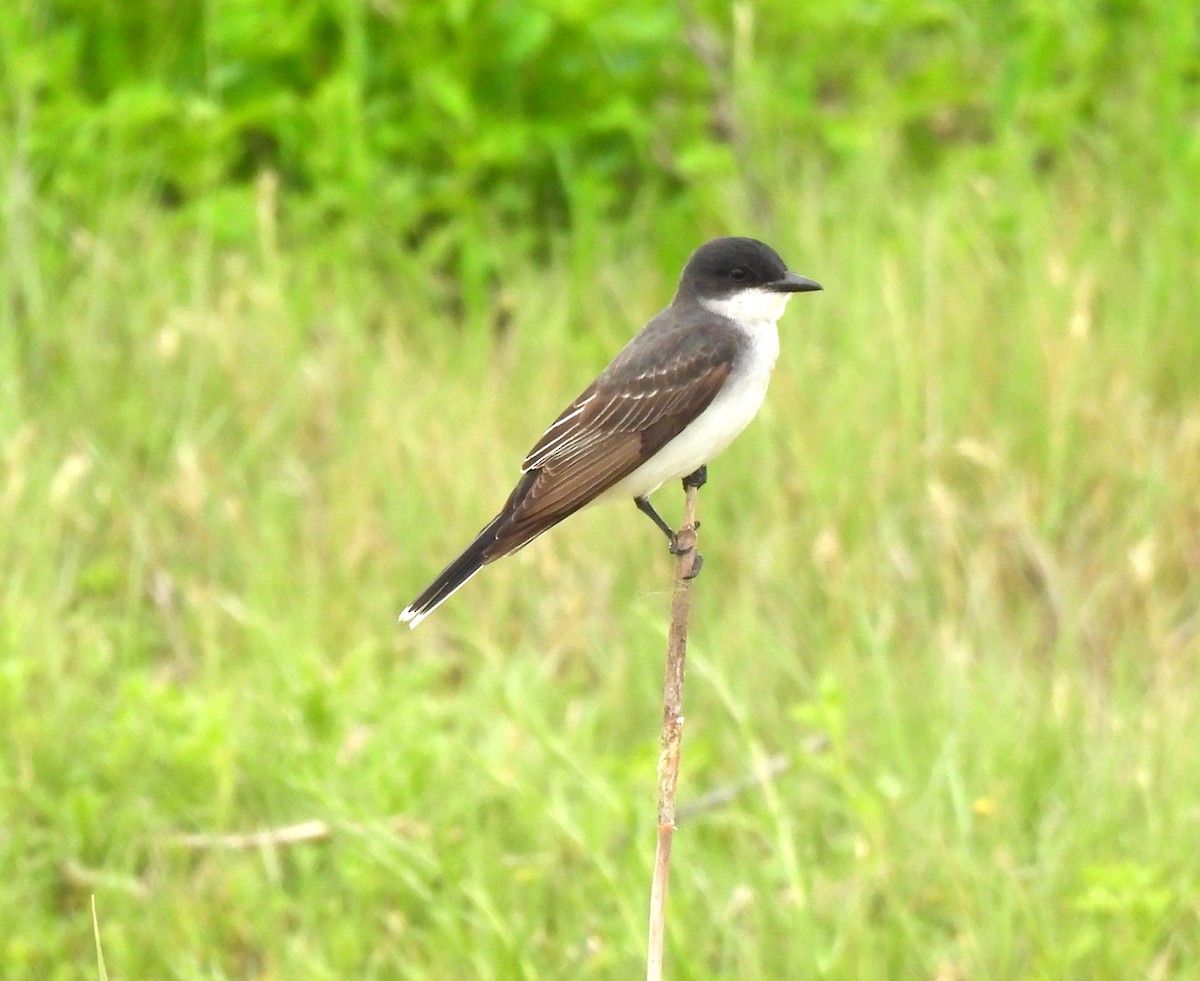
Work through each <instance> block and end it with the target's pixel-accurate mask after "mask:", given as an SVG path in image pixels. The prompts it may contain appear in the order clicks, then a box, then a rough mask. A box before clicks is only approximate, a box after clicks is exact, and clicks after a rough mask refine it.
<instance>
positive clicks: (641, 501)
mask: <svg viewBox="0 0 1200 981" xmlns="http://www.w3.org/2000/svg"><path fill="white" fill-rule="evenodd" d="M633 503H634V504H636V505H637V509H638V510H639V511H641V512H642V514H644V515H645V516H646V517H647V518H649V519H650V520H651V521H653V522H654V523H655V524H656V525H658V530H659V531H661V532H662V533H663V534H664V535H666V536H667V541H669V542H670V543H671V551H672V553H673V552H674V551H675V532H674V531H672V530H671V526H670V525H669V524H667V523H666V522H665V521H663V519H662V515H660V514H659V513H658V512H657V511H655V510H654V505H653V504H651V503H650V498H648V497H635V498H634V499H633Z"/></svg>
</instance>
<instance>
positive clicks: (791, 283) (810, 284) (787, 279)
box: [767, 272, 822, 293]
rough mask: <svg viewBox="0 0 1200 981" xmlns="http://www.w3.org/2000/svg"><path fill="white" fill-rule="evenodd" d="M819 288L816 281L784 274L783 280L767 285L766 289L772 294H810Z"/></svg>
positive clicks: (794, 274)
mask: <svg viewBox="0 0 1200 981" xmlns="http://www.w3.org/2000/svg"><path fill="white" fill-rule="evenodd" d="M821 288H822V287H821V284H820V283H818V282H817V281H816V280H813V279H809V278H808V277H807V276H801V275H799V274H798V273H794V272H787V273H784V274H783V279H777V280H775V281H774V282H773V283H767V289H769V290H770V291H771V292H773V293H811V292H813V291H814V290H819V289H821Z"/></svg>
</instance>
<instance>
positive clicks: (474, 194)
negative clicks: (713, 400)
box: [0, 0, 1200, 274]
mask: <svg viewBox="0 0 1200 981" xmlns="http://www.w3.org/2000/svg"><path fill="white" fill-rule="evenodd" d="M731 11H732V18H731ZM0 30H2V31H3V35H2V36H3V46H4V60H5V63H6V65H7V66H8V74H9V86H8V89H7V95H6V96H5V97H4V102H3V104H2V105H3V111H4V116H5V118H6V119H8V120H9V123H10V126H12V127H14V132H15V134H16V140H17V149H18V150H19V152H20V156H21V159H22V160H23V162H24V165H25V166H27V167H28V169H29V172H30V173H31V174H32V175H33V178H34V181H35V183H36V185H37V187H38V189H39V192H40V193H39V196H40V198H41V199H42V200H43V201H45V202H46V203H48V204H49V205H50V206H52V207H57V206H62V207H65V208H69V209H70V211H71V213H72V214H73V215H74V216H75V220H79V219H80V218H83V219H84V220H87V217H88V216H89V215H94V214H95V213H96V204H97V203H98V202H99V203H102V202H103V201H105V200H107V199H108V196H109V195H110V194H113V193H116V194H118V195H123V194H125V193H126V192H127V190H128V189H129V187H130V185H131V184H140V185H142V186H144V187H145V188H146V189H147V190H149V191H151V192H152V193H153V195H154V196H155V197H156V198H157V199H158V200H159V201H160V202H163V203H165V204H167V205H170V206H174V207H179V208H182V209H184V211H185V213H188V214H192V215H199V216H202V217H204V219H205V220H206V221H208V222H210V223H212V224H213V225H214V226H215V227H217V228H218V229H221V230H224V231H225V232H226V233H227V235H228V236H230V237H231V238H233V239H234V240H237V239H239V238H240V239H242V240H244V239H245V237H246V235H247V234H248V233H250V232H251V231H252V228H251V227H250V225H249V224H248V223H247V221H246V220H245V218H244V217H243V218H242V219H241V220H239V219H238V217H237V215H236V214H232V215H231V214H228V213H227V212H230V211H233V212H237V211H241V212H243V214H244V213H248V212H250V211H252V204H253V195H252V188H253V184H254V181H255V180H256V179H257V177H258V175H259V174H260V173H262V172H263V171H272V172H275V173H277V174H278V175H279V177H280V180H281V182H282V188H283V200H284V204H285V212H284V213H285V216H289V217H293V216H294V219H295V221H296V223H297V224H300V225H304V224H308V223H314V222H315V223H316V224H317V225H318V226H327V224H328V223H329V222H346V221H349V222H356V223H363V222H366V223H368V224H369V225H370V226H371V227H372V229H373V231H374V233H375V234H377V235H380V236H389V237H391V238H393V239H396V240H399V241H404V242H406V243H408V244H409V245H410V246H415V245H420V246H422V247H423V248H425V249H426V250H428V251H429V252H430V253H431V254H432V255H434V256H437V257H441V258H442V259H443V260H444V259H446V258H447V257H449V256H453V255H459V256H460V257H461V256H462V253H463V250H464V249H466V250H468V251H469V252H471V253H472V255H471V256H470V257H466V258H464V259H463V261H464V262H465V263H466V265H467V267H468V268H466V270H465V272H467V273H468V274H469V273H471V271H472V269H471V267H472V266H476V267H482V268H484V269H494V268H497V267H499V266H501V265H502V264H503V262H504V258H505V256H506V255H512V254H514V249H513V246H514V245H515V246H516V247H517V248H516V250H515V251H516V253H518V254H519V253H522V252H527V251H528V250H529V249H531V248H533V247H535V246H536V245H538V244H539V243H540V244H543V245H544V244H545V233H546V232H547V230H549V229H554V228H563V227H571V228H579V227H580V226H582V227H583V228H584V229H586V228H587V227H588V226H589V225H590V224H591V223H594V222H597V221H602V220H609V219H611V218H613V217H614V216H617V215H620V214H621V213H623V212H624V211H626V210H628V209H629V208H630V207H631V206H632V205H633V204H634V203H635V202H638V201H640V200H644V199H645V198H646V197H647V196H648V197H649V199H650V200H653V201H659V202H661V201H662V200H664V199H665V198H669V197H672V196H676V195H678V194H679V193H680V192H681V191H686V190H688V189H696V188H698V187H703V186H704V185H705V184H706V183H711V182H721V181H728V180H729V179H730V177H731V175H732V173H733V167H734V166H735V165H736V166H738V167H740V168H742V169H743V171H746V172H748V176H750V177H752V178H753V177H755V176H761V175H762V172H763V169H762V166H761V161H760V160H759V154H758V151H757V149H756V148H758V147H760V146H776V147H780V148H781V149H782V148H786V150H785V152H787V153H789V157H790V162H791V163H793V164H795V165H799V166H804V167H808V166H813V165H823V164H829V165H834V166H838V165H844V164H846V163H847V162H849V161H853V160H855V159H859V158H861V157H863V156H864V155H873V156H876V157H878V158H880V160H881V161H884V163H883V164H882V166H884V167H890V166H891V165H892V164H894V165H895V166H898V167H901V168H907V167H910V166H913V165H917V166H919V167H921V168H928V167H931V166H936V165H937V164H939V163H941V162H944V161H945V160H947V159H953V158H957V157H965V158H967V159H971V160H973V161H975V163H976V165H978V166H981V167H983V169H984V170H989V169H993V168H994V167H995V166H996V165H997V162H998V161H1005V160H1010V159H1011V160H1014V161H1016V162H1017V163H1018V164H1019V165H1021V166H1030V165H1033V164H1037V165H1038V166H1041V167H1045V166H1047V165H1049V164H1051V163H1053V162H1055V161H1060V160H1062V159H1063V158H1065V157H1068V156H1071V155H1073V154H1076V153H1078V152H1081V151H1089V150H1094V149H1095V146H1094V144H1096V143H1097V142H1099V143H1100V144H1101V145H1102V146H1103V147H1104V149H1106V150H1112V151H1113V152H1119V153H1125V154H1137V155H1139V156H1143V157H1151V158H1157V156H1158V155H1160V154H1161V153H1169V154H1171V155H1175V156H1178V155H1180V154H1190V155H1192V156H1193V157H1194V156H1195V154H1196V152H1197V146H1196V139H1195V135H1194V132H1193V133H1192V134H1191V135H1190V136H1186V137H1184V138H1182V139H1181V136H1182V135H1183V134H1184V133H1185V132H1186V131H1185V130H1182V129H1180V128H1179V127H1173V126H1172V127H1167V126H1160V125H1159V124H1158V123H1157V122H1150V124H1149V125H1147V126H1144V127H1143V126H1140V125H1136V124H1135V125H1130V117H1131V115H1132V116H1133V117H1134V118H1135V119H1145V120H1152V119H1162V120H1164V121H1165V120H1166V119H1167V118H1170V116H1176V117H1177V116H1178V115H1180V114H1187V113H1194V112H1195V111H1196V109H1197V106H1198V105H1200V94H1198V91H1197V90H1198V86H1197V83H1196V77H1197V72H1198V70H1200V64H1198V60H1200V55H1198V54H1197V49H1196V45H1195V44H1194V43H1192V41H1194V31H1195V25H1194V19H1193V18H1192V17H1191V14H1190V13H1189V12H1188V11H1187V9H1186V7H1185V6H1180V5H1172V4H1161V3H1155V2H1152V0H1141V2H1139V0H1126V2H1122V3H1099V2H1096V3H1089V4H1083V5H1080V4H1068V3H1065V2H1062V3H1052V4H1027V5H1023V6H1022V5H1016V6H1014V5H1013V4H1010V3H1001V2H992V3H986V4H975V5H969V6H962V5H952V4H951V5H948V4H944V3H936V2H922V3H909V2H903V3H899V2H897V3H890V4H873V5H870V4H858V5H850V6H847V5H846V4H843V3H838V2H820V3H805V4H790V3H789V4H783V3H778V4H749V3H745V4H735V5H733V6H732V7H730V6H729V5H727V4H725V3H711V4H700V5H697V6H695V7H692V6H681V7H676V6H673V5H663V4H657V3H649V2H647V0H616V2H605V3H600V2H596V0H589V2H578V0H572V2H566V0H558V2H550V3H530V2H516V3H495V2H489V0H459V2H455V3H411V2H400V3H394V4H378V5H368V4H363V3H358V2H354V0H296V2H286V3H285V2H283V0H272V2H259V0H223V2H220V3H216V4H202V3H199V2H197V0H184V2H180V3H146V4H132V3H114V4H96V3H92V2H90V0H24V2H23V3H21V4H18V5H16V6H15V7H10V8H7V9H6V11H5V12H4V13H2V14H0ZM1147 110H1149V111H1147ZM714 137H715V139H714ZM237 191H240V192H241V193H230V192H237ZM214 209H215V211H216V212H217V214H215V215H214V214H213V211H214ZM500 228H503V229H504V238H505V245H504V247H503V248H497V249H494V250H492V252H490V253H480V252H479V250H480V249H481V248H482V244H481V243H483V242H486V241H487V240H488V238H489V237H490V236H495V235H496V233H497V230H498V229H500ZM458 272H459V273H462V272H464V269H462V268H459V269H458Z"/></svg>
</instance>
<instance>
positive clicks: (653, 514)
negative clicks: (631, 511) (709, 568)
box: [633, 467, 704, 579]
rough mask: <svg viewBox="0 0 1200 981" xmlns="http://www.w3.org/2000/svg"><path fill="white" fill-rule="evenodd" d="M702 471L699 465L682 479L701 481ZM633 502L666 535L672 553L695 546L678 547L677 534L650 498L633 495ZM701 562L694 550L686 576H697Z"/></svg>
mask: <svg viewBox="0 0 1200 981" xmlns="http://www.w3.org/2000/svg"><path fill="white" fill-rule="evenodd" d="M703 471H704V468H703V467H701V468H700V469H699V470H698V471H696V473H694V474H692V475H691V476H689V477H685V478H684V479H685V480H691V479H693V478H696V477H697V476H699V478H700V479H701V482H703V477H704V472H703ZM696 486H697V487H698V486H699V484H697V485H696ZM633 503H634V504H636V505H637V509H638V510H639V511H641V512H642V514H644V515H645V516H646V517H648V518H649V519H650V520H651V521H653V522H654V523H655V524H656V525H657V526H658V530H659V531H661V532H662V533H663V534H664V535H666V536H667V541H668V542H670V544H669V545H668V546H667V548H668V550H669V551H670V553H671V554H672V555H682V554H683V553H684V552H690V551H692V550H693V549H694V548H695V546H694V545H688V546H686V547H682V548H681V547H680V545H679V536H678V535H676V534H675V532H674V531H672V530H671V526H670V525H669V524H667V523H666V522H665V521H664V520H663V518H662V515H660V514H659V513H658V512H657V511H655V510H654V505H653V504H651V503H650V498H648V497H635V498H634V499H633ZM696 527H697V528H699V527H700V522H699V521H697V522H696ZM693 530H694V529H693ZM689 537H693V536H689ZM693 540H694V538H693ZM703 564H704V557H703V556H702V555H701V554H700V553H699V552H696V557H695V560H694V561H693V562H692V573H691V575H690V576H688V578H689V579H695V578H696V576H698V575H699V574H700V566H702V565H703Z"/></svg>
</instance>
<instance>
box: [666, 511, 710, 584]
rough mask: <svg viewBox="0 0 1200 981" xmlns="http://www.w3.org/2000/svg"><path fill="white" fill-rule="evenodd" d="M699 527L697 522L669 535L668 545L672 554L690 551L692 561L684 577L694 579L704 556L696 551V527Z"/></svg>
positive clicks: (684, 553)
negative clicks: (669, 541) (669, 542)
mask: <svg viewBox="0 0 1200 981" xmlns="http://www.w3.org/2000/svg"><path fill="white" fill-rule="evenodd" d="M698 527H699V522H697V523H696V525H695V526H692V527H688V528H684V529H683V530H681V531H680V532H678V533H677V534H672V535H671V544H670V545H668V546H667V547H668V549H669V550H670V552H671V554H672V555H687V554H688V553H689V552H690V553H692V561H691V564H690V566H689V568H688V570H687V572H686V573H684V576H683V578H684V579H695V578H696V576H698V575H699V574H700V567H701V566H702V565H704V556H702V555H701V554H700V553H699V552H698V551H696V528H698Z"/></svg>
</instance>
